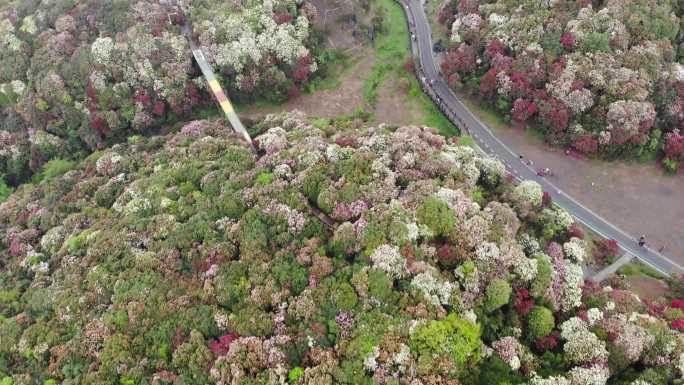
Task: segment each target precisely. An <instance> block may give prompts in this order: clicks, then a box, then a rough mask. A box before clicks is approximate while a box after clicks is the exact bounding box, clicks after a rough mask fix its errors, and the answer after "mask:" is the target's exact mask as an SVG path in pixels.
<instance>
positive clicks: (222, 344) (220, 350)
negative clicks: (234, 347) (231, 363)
mask: <svg viewBox="0 0 684 385" xmlns="http://www.w3.org/2000/svg"><path fill="white" fill-rule="evenodd" d="M239 337H240V335H238V334H237V333H228V334H226V335H223V336H221V337H219V339H218V340H214V341H212V342H211V351H212V352H213V353H214V356H217V357H218V356H222V355H224V354H226V353H228V352H229V351H230V344H231V343H232V342H233V341H235V340H236V339H238V338H239Z"/></svg>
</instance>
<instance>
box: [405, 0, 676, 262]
mask: <svg viewBox="0 0 684 385" xmlns="http://www.w3.org/2000/svg"><path fill="white" fill-rule="evenodd" d="M397 1H398V2H399V3H400V4H401V5H402V7H403V8H404V12H405V14H406V17H407V19H408V23H409V29H410V31H411V32H412V34H413V35H414V36H415V38H414V39H412V41H411V48H412V51H413V54H414V56H416V57H415V58H414V59H415V60H416V61H417V64H418V66H417V68H418V71H417V72H418V77H419V80H421V83H422V85H423V89H424V91H425V92H426V93H427V94H428V96H430V97H431V98H432V99H433V101H434V102H435V103H436V104H437V105H438V106H439V107H440V108H441V109H442V111H443V112H444V114H445V115H446V116H447V117H448V118H449V119H450V120H451V121H452V122H453V123H454V124H455V125H457V126H458V127H459V128H460V129H461V130H462V131H464V132H467V133H468V134H470V135H471V136H472V137H473V139H475V141H476V143H477V144H478V145H479V147H480V148H481V149H482V150H483V151H484V152H486V153H488V154H489V155H491V156H493V157H495V158H498V159H499V160H500V161H501V162H503V163H504V164H505V165H506V168H507V169H508V171H509V172H510V173H511V174H512V175H513V176H515V177H516V179H518V180H525V179H528V180H534V181H536V182H538V183H539V184H540V185H541V186H542V189H543V190H544V191H547V192H548V193H549V194H551V197H552V198H553V201H554V203H555V204H557V205H558V206H560V207H562V208H564V209H566V210H568V211H569V212H570V213H571V214H572V215H573V216H574V217H575V218H576V219H577V220H578V221H579V222H581V223H583V224H584V225H586V226H587V227H589V228H590V229H592V230H593V231H595V232H596V233H598V234H600V235H601V236H603V237H604V238H608V239H615V240H616V241H617V242H618V244H619V245H620V247H621V248H622V249H623V250H624V251H625V252H626V253H629V254H631V255H633V256H635V257H636V258H638V259H639V260H640V261H641V262H643V263H645V264H647V265H649V266H651V267H653V268H654V269H656V270H658V271H660V272H661V273H663V274H666V275H670V274H677V275H679V274H684V267H682V266H681V265H679V264H678V263H676V262H675V261H673V260H671V259H669V258H668V257H666V256H665V255H663V254H661V253H659V252H657V251H656V250H653V249H651V248H649V247H648V246H647V247H639V246H638V245H637V243H636V238H638V235H637V236H634V235H630V234H627V233H625V232H624V231H622V230H620V229H619V228H617V227H616V226H614V225H613V224H611V223H610V222H608V221H607V220H605V219H604V218H602V217H601V216H599V215H598V214H596V213H594V212H593V211H591V210H590V209H588V208H586V207H584V206H583V205H582V204H581V203H580V202H577V201H576V200H574V199H573V198H572V197H570V196H569V195H567V194H566V193H565V192H563V191H562V190H561V189H559V188H558V187H556V186H555V185H554V184H553V183H552V182H551V181H549V180H548V179H546V178H544V177H540V176H538V175H537V173H536V170H534V169H532V168H531V167H529V166H528V165H526V164H525V163H523V162H522V161H521V160H520V158H519V157H518V154H516V153H515V152H513V151H512V150H511V149H510V148H509V147H508V146H506V144H505V143H503V142H502V141H501V140H499V139H498V138H497V137H496V136H494V135H493V134H492V131H491V130H490V129H489V127H487V125H485V124H484V123H482V122H481V121H480V120H479V119H478V118H477V117H476V116H475V115H474V114H473V113H472V112H470V110H469V109H468V108H466V106H465V105H464V104H463V103H462V102H461V101H460V100H459V99H458V97H457V96H456V95H455V94H454V93H453V91H452V90H451V88H450V87H449V86H448V84H447V83H446V81H445V80H444V79H443V78H442V76H441V74H440V72H439V70H438V68H437V65H436V63H435V59H434V56H433V54H432V38H431V35H430V24H429V23H428V19H427V16H426V14H425V10H424V8H423V4H422V0H397Z"/></svg>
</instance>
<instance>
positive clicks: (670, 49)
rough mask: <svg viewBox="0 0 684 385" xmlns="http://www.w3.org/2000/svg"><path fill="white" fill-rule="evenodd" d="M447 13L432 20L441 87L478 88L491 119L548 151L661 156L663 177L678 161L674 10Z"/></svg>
mask: <svg viewBox="0 0 684 385" xmlns="http://www.w3.org/2000/svg"><path fill="white" fill-rule="evenodd" d="M456 4H461V2H458V1H455V0H447V1H444V3H443V4H442V6H441V7H440V12H439V15H438V16H439V17H438V18H437V19H438V20H437V21H438V22H439V23H442V24H444V26H445V28H448V30H449V31H450V37H451V39H450V40H451V43H452V44H451V47H450V49H449V52H448V53H447V56H446V60H445V61H444V63H443V65H442V68H443V70H444V73H445V75H446V76H447V77H448V78H449V77H450V76H452V75H457V76H458V77H459V79H461V82H459V83H458V84H461V83H462V84H467V85H469V86H470V87H471V88H473V89H474V88H475V86H477V90H478V91H479V92H480V94H481V96H482V97H483V98H485V99H487V100H488V101H490V102H491V104H492V105H494V106H495V107H496V108H497V109H498V110H499V111H500V113H502V114H504V115H506V116H510V118H511V120H512V121H513V122H515V123H516V124H532V125H533V126H535V127H537V128H539V129H540V130H541V131H542V132H543V134H544V135H545V137H546V139H547V141H548V142H550V143H552V144H556V145H561V146H566V147H571V148H573V149H575V150H576V151H578V152H580V153H582V154H588V155H598V156H602V157H608V158H612V157H615V156H635V155H643V154H644V153H649V154H653V153H654V152H655V151H660V152H662V153H664V155H665V156H664V157H663V162H664V164H665V165H666V166H667V167H668V168H669V169H670V170H672V171H676V169H677V167H678V164H679V163H681V162H682V161H683V160H684V158H682V157H683V156H684V155H683V154H684V140H682V136H681V135H680V134H679V129H680V128H682V127H684V126H683V125H682V123H683V122H684V100H683V99H682V98H683V97H684V92H682V90H684V88H683V87H682V84H684V83H683V82H684V69H683V68H682V65H681V64H679V63H678V61H679V59H680V57H681V50H679V44H680V43H681V41H680V40H679V38H678V34H679V33H680V18H681V17H682V16H683V15H684V11H683V10H682V9H681V7H678V6H675V5H674V4H672V3H670V2H657V3H654V2H653V1H650V0H618V1H608V2H599V3H597V2H593V3H592V2H589V1H577V2H571V3H568V2H557V1H555V2H548V4H547V3H545V4H543V5H542V6H540V5H539V4H537V3H535V2H523V3H520V4H519V3H515V4H513V3H508V2H506V1H502V0H499V1H493V2H486V3H481V2H474V4H476V5H473V6H468V7H464V9H467V11H461V10H459V9H458V7H456ZM450 84H451V82H450ZM454 85H456V84H454ZM656 125H657V129H656Z"/></svg>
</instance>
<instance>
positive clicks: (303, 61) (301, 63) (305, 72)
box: [292, 54, 313, 83]
mask: <svg viewBox="0 0 684 385" xmlns="http://www.w3.org/2000/svg"><path fill="white" fill-rule="evenodd" d="M311 63H313V59H312V58H311V55H310V54H306V55H304V56H302V57H300V58H299V60H298V61H297V68H296V69H295V70H294V71H293V72H292V79H294V81H296V82H299V83H301V82H303V81H305V80H306V79H308V78H309V75H311V67H310V66H311Z"/></svg>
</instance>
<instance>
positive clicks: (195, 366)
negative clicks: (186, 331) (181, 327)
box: [172, 330, 213, 384]
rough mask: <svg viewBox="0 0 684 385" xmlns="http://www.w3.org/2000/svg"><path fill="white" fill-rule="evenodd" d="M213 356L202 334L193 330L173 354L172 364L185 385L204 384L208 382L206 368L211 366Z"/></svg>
mask: <svg viewBox="0 0 684 385" xmlns="http://www.w3.org/2000/svg"><path fill="white" fill-rule="evenodd" d="M212 361H213V355H212V353H211V351H210V350H209V348H208V347H207V345H206V343H205V342H204V336H202V333H200V332H198V331H196V330H193V331H191V332H190V338H189V339H188V341H186V342H185V343H183V344H182V345H181V346H179V347H178V349H176V351H175V352H173V361H172V364H173V366H174V367H175V368H176V370H178V372H179V373H180V374H181V375H182V376H183V379H184V380H185V381H186V382H187V383H191V384H205V383H207V382H208V376H207V374H208V373H207V370H206V369H207V367H209V366H210V365H211V363H212Z"/></svg>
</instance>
